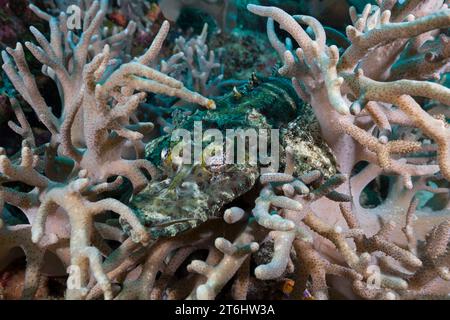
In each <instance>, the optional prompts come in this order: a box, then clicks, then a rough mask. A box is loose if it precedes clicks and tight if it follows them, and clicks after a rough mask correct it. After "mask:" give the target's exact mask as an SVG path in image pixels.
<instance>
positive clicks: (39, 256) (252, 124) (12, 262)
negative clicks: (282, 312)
mask: <svg viewBox="0 0 450 320" xmlns="http://www.w3.org/2000/svg"><path fill="white" fill-rule="evenodd" d="M238 2H239V4H240V5H241V4H242V2H240V1H238ZM301 2H302V3H309V2H313V1H301ZM349 2H355V3H358V4H360V3H361V2H362V1H349ZM376 2H377V5H371V4H367V5H365V6H358V7H357V8H355V7H350V9H349V11H348V12H349V14H348V17H349V19H350V20H351V21H349V23H350V25H348V26H347V27H346V29H345V34H344V33H343V32H342V31H341V30H339V27H340V26H339V25H338V23H336V24H333V25H332V26H330V25H326V21H327V19H329V18H328V17H329V15H330V13H329V12H330V11H333V6H332V5H330V4H329V3H330V1H325V2H324V3H323V4H322V5H321V6H322V7H321V6H318V5H317V3H316V4H315V5H314V6H313V5H309V7H308V10H306V11H307V13H310V14H311V15H313V14H317V15H320V17H319V16H318V17H313V16H309V15H291V14H289V13H287V12H286V11H284V10H282V9H280V8H278V7H275V6H264V5H260V4H261V3H263V4H264V3H266V2H265V1H258V4H249V5H248V6H247V9H248V12H250V13H252V16H253V17H254V19H255V21H263V18H264V21H265V22H266V23H267V30H266V32H267V39H268V40H267V44H269V43H270V45H271V47H272V48H270V46H269V45H267V48H258V50H253V51H252V50H249V49H248V48H242V49H240V50H242V52H238V50H237V53H236V52H235V53H236V56H239V53H244V54H245V55H248V54H249V53H252V52H253V53H254V52H261V54H263V52H264V50H268V51H273V52H275V53H276V54H277V55H278V58H279V61H280V64H278V65H274V66H273V67H275V70H274V72H273V74H271V75H269V74H266V75H259V74H256V73H251V76H250V79H248V80H245V81H244V80H242V79H238V78H236V79H233V78H232V77H231V78H230V79H224V75H226V74H230V70H237V69H239V68H238V67H237V66H227V65H226V62H224V61H235V57H225V59H222V58H223V52H224V51H223V50H221V48H216V49H210V48H212V46H211V45H209V44H208V25H207V24H205V25H204V28H203V30H202V32H201V33H200V34H199V35H194V36H193V35H192V32H191V33H190V34H189V33H188V32H183V31H178V30H176V31H173V29H175V28H172V32H170V23H169V22H168V21H164V22H163V23H162V24H161V27H160V28H159V31H158V32H157V33H156V32H155V35H154V36H153V37H152V41H151V44H150V45H149V46H148V48H146V50H144V51H143V52H141V53H140V54H138V55H137V56H135V57H134V52H135V51H134V49H135V48H134V42H133V36H134V35H135V32H136V29H139V30H140V31H142V30H144V31H145V32H149V34H150V33H151V32H150V31H149V30H150V28H151V26H152V25H153V24H152V23H153V22H154V21H149V20H148V19H150V16H149V15H148V14H147V12H146V11H148V10H150V11H152V10H155V12H158V14H159V10H161V12H162V14H163V15H165V16H166V18H167V19H168V20H171V21H172V22H174V21H176V20H177V19H178V18H179V17H180V12H181V10H182V9H183V8H186V7H190V8H192V7H193V8H197V9H201V10H204V11H206V12H207V13H208V14H210V15H211V16H213V17H214V18H215V19H216V21H217V23H218V25H219V26H220V28H222V29H223V30H227V29H228V28H229V29H232V26H231V25H230V24H229V21H228V18H227V17H228V15H231V14H232V12H231V11H232V10H231V9H233V10H235V9H236V8H239V7H240V6H234V4H235V3H234V2H233V1H226V0H223V1H205V0H201V1H181V0H180V1H175V0H171V1H168V0H161V1H159V7H158V6H157V5H156V4H155V3H152V4H150V3H147V1H138V2H136V3H134V2H133V3H131V2H128V1H119V2H118V3H115V4H113V3H112V2H111V3H110V2H109V1H107V0H100V1H73V2H71V1H54V3H53V2H52V3H51V4H52V5H51V6H49V8H50V9H49V8H47V9H49V10H47V11H46V10H44V9H39V8H38V7H37V6H36V5H34V4H31V5H30V7H29V8H30V10H31V11H32V12H33V13H34V14H35V15H36V16H37V17H39V18H40V19H42V20H43V21H45V22H46V23H47V24H48V32H47V31H45V30H38V28H36V27H31V28H30V32H31V34H32V35H33V37H34V40H33V41H25V42H24V43H20V42H19V43H17V45H16V46H15V48H11V47H6V46H5V50H3V51H2V61H3V65H2V68H3V71H4V80H3V81H2V83H4V84H8V86H9V87H8V90H3V91H4V92H6V93H3V91H2V92H1V93H2V101H3V102H2V105H3V104H5V108H6V103H4V100H6V99H7V100H9V105H10V107H8V108H10V110H9V111H10V116H11V117H13V119H15V120H14V121H9V122H7V121H4V122H5V124H6V122H7V123H8V127H9V129H10V131H8V132H10V135H11V139H13V138H14V137H19V139H20V140H21V148H20V150H16V151H17V152H11V150H10V149H8V150H7V149H4V148H0V299H18V298H21V299H64V298H65V299H74V300H93V299H116V300H126V299H142V300H145V299H147V300H148V299H152V300H156V299H167V300H173V299H202V300H203V299H206V300H208V299H216V298H218V299H224V298H225V299H227V298H228V299H229V298H232V299H236V300H243V299H269V298H279V299H299V300H300V299H305V298H307V299H318V300H321V299H335V298H336V299H342V298H345V299H385V300H395V299H399V300H400V299H448V298H449V292H450V271H449V268H450V251H449V250H448V249H449V241H450V211H449V209H450V206H449V200H450V197H449V183H450V127H449V125H448V117H449V112H448V109H447V108H448V107H449V106H450V90H449V88H448V72H449V67H450V45H449V43H450V42H449V38H448V36H449V31H448V30H449V28H450V9H449V8H448V5H447V3H446V2H445V1H443V0H424V1H418V0H404V1H395V0H378V1H376ZM345 3H346V4H345V6H344V7H342V6H340V7H339V8H337V9H336V14H337V13H339V14H342V15H343V13H342V8H344V9H346V6H347V1H345ZM71 4H77V5H79V6H80V7H81V8H82V10H81V12H82V13H83V16H82V24H81V26H80V28H79V29H77V28H75V29H74V28H73V25H72V24H71V22H70V21H71V19H72V18H73V17H72V16H70V15H69V14H68V12H67V11H66V10H67V9H68V7H69V6H70V5H71ZM295 5H296V2H295V1H293V2H291V1H289V2H286V3H285V6H286V7H289V8H290V7H291V6H293V7H295ZM323 8H325V9H326V10H325V9H323ZM322 9H323V10H322ZM144 11H145V13H144ZM331 15H332V13H331ZM241 16H245V17H247V16H248V13H247V14H246V15H242V14H241ZM111 17H112V18H114V17H115V18H114V19H116V21H118V22H119V24H120V25H121V27H114V28H108V27H107V25H109V26H110V27H111V25H110V22H111V21H107V19H111ZM124 17H125V20H124V21H122V20H120V19H122V18H124ZM114 19H112V20H114ZM117 19H119V20H120V21H119V20H117ZM258 19H259V20H258ZM265 19H267V21H266V20H265ZM319 20H320V22H319ZM341 20H344V18H342V19H341ZM122 22H123V23H122ZM255 25H258V23H255ZM238 30H239V28H238ZM7 31H8V30H7ZM228 31H229V30H228ZM8 32H9V31H8ZM233 32H238V31H236V30H235V31H233ZM255 32H256V31H255ZM0 35H1V34H0ZM263 35H265V34H264V33H261V34H260V36H261V37H262V36H263ZM138 36H139V34H138ZM216 36H217V37H218V35H217V34H215V35H214V37H216ZM282 36H283V37H286V38H285V39H284V40H281V37H282ZM222 39H237V36H236V34H234V35H229V34H228V35H226V36H225V37H224V38H222ZM214 40H216V43H217V42H219V43H220V41H219V40H217V39H214ZM165 41H166V42H167V41H168V42H171V44H170V45H171V47H170V48H171V49H170V50H172V51H171V53H170V54H168V55H166V56H165V57H164V56H163V53H165V50H164V48H163V45H164V42H165ZM242 41H245V39H244V40H242ZM260 41H261V40H260V39H258V41H254V42H251V43H259V42H260ZM239 46H243V45H239ZM239 46H238V47H239ZM271 54H272V53H271V52H267V56H269V57H270V56H271ZM236 59H237V58H236ZM237 60H238V59H237ZM249 60H250V61H252V59H251V58H248V57H246V61H245V64H248V63H249ZM256 60H257V59H256V57H255V59H254V61H256ZM32 61H33V62H32ZM36 61H37V62H38V63H39V68H40V73H41V76H42V77H44V78H46V79H50V80H51V81H52V82H53V84H52V86H51V87H47V85H45V86H44V87H43V86H42V82H41V79H43V78H40V77H38V76H37V72H36V71H35V70H34V68H32V66H33V65H32V64H35V63H36ZM259 61H264V60H263V59H259ZM265 67H267V66H265ZM271 67H272V66H271ZM261 69H262V68H261ZM241 71H242V70H239V73H242V74H245V73H247V71H248V70H246V71H245V72H244V71H242V72H241ZM232 73H233V72H231V74H232ZM46 83H47V82H46ZM49 91H54V92H53V96H56V99H53V100H52V99H51V98H49V97H52V94H49ZM223 92H226V93H225V94H224V93H223ZM53 104H55V105H53ZM58 106H59V107H58ZM199 122H201V123H202V124H203V129H205V130H206V129H208V130H213V132H214V133H215V134H216V135H218V136H220V135H222V134H223V135H224V134H225V133H226V132H227V131H228V129H237V130H240V132H244V131H245V132H250V131H251V130H253V131H255V132H256V130H263V131H264V132H270V133H273V132H278V129H279V131H280V136H279V140H280V146H281V147H280V150H273V148H275V144H274V143H273V141H272V142H270V143H269V146H270V147H272V155H271V156H274V154H275V153H276V152H277V151H279V156H280V162H281V166H280V170H268V169H267V166H265V165H267V163H262V162H261V161H255V162H254V163H251V161H250V159H251V152H250V151H251V150H257V149H258V148H260V147H261V145H257V143H256V141H255V140H253V141H252V140H251V139H250V138H249V143H248V145H249V150H247V151H246V152H245V153H244V154H241V155H240V156H241V158H242V159H243V160H246V161H243V162H242V163H232V164H230V163H224V162H223V160H224V155H223V154H217V153H216V152H215V151H214V150H215V149H214V150H207V151H208V152H206V151H205V152H203V151H204V150H203V149H202V148H203V147H205V146H209V144H207V142H208V141H209V140H208V139H203V138H202V139H201V140H200V141H199V142H198V141H197V145H196V146H194V148H196V147H200V150H201V151H202V152H201V153H200V160H199V161H198V162H195V161H194V163H192V164H191V163H183V162H180V157H179V151H180V150H179V149H178V148H179V146H180V144H178V143H175V142H174V140H173V139H172V138H173V135H174V134H175V133H176V132H192V131H194V132H195V130H196V126H197V124H198V123H199ZM1 123H2V122H1V121H0V124H1ZM36 123H37V124H36ZM180 130H184V131H180ZM43 131H45V132H46V133H47V134H46V135H44V134H42V132H43ZM13 133H14V136H13ZM194 135H195V134H194ZM209 138H212V137H209ZM214 139H215V141H214V142H215V143H216V144H215V147H216V148H222V147H224V145H226V144H227V143H228V142H229V141H223V142H220V141H219V139H216V138H214ZM233 139H234V138H233ZM266 139H267V137H266ZM43 140H45V141H44V142H43ZM188 140H189V141H190V142H191V140H190V136H189V139H188ZM194 140H195V137H194ZM243 141H244V142H243V144H244V145H246V140H245V135H244V140H243ZM258 141H259V140H258ZM218 142H219V143H218ZM265 142H266V144H267V141H265ZM233 148H234V147H233ZM222 150H223V148H222ZM233 150H234V149H233ZM210 151H214V152H210ZM265 151H266V153H267V150H265ZM194 153H195V151H194ZM266 157H268V155H267V154H266ZM237 158H238V159H239V155H237ZM266 169H267V170H266ZM17 249H19V250H17ZM55 287H60V288H62V289H61V290H60V291H61V292H58V290H56V291H55V289H54V288H55Z"/></svg>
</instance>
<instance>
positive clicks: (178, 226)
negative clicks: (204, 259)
mask: <svg viewBox="0 0 450 320" xmlns="http://www.w3.org/2000/svg"><path fill="white" fill-rule="evenodd" d="M214 100H215V102H216V105H217V108H216V109H215V110H205V109H196V110H195V111H194V112H193V113H191V114H190V115H188V116H184V115H183V113H182V112H178V113H176V115H175V116H174V118H173V123H174V124H175V129H181V128H182V129H187V130H193V128H194V122H195V121H201V122H202V129H203V130H206V129H210V128H215V129H219V130H221V131H222V132H223V133H224V135H225V130H226V129H244V130H246V129H250V128H254V129H282V130H281V133H282V134H285V135H286V137H288V138H289V139H291V140H292V141H294V140H295V139H296V136H299V137H301V138H302V139H306V140H307V145H308V146H310V144H312V145H316V144H317V148H316V149H314V152H315V153H317V154H319V155H317V154H316V155H308V156H309V157H310V158H314V159H315V161H313V162H311V164H313V165H317V161H320V160H317V159H324V162H326V164H325V165H324V166H323V167H329V166H332V163H333V161H330V160H329V158H330V157H331V158H333V156H332V155H331V154H330V153H329V152H328V151H329V150H328V149H327V146H326V145H325V144H322V143H321V142H320V141H318V142H316V140H317V139H316V138H317V137H319V135H313V134H311V132H306V133H305V132H302V133H298V134H297V133H296V135H295V136H294V137H293V136H292V135H288V133H289V132H290V131H294V132H296V131H295V130H292V128H291V129H288V128H289V125H290V124H294V126H296V125H297V124H296V121H299V119H301V118H304V119H303V123H302V126H304V128H305V129H304V130H307V131H308V130H310V129H311V127H310V126H308V125H307V124H309V123H310V122H316V121H315V118H314V115H313V114H312V111H311V110H310V109H311V108H310V106H309V105H307V104H305V103H303V102H302V101H301V100H300V99H299V98H298V96H297V94H296V92H295V90H294V89H293V88H292V86H291V83H290V81H289V80H288V79H285V78H282V77H270V78H258V77H257V76H256V75H252V77H251V79H250V80H249V82H248V83H247V84H246V85H244V86H241V87H239V88H234V89H233V91H232V92H230V93H228V94H226V95H224V96H222V97H219V98H215V99H214ZM306 115H307V117H305V116H306ZM296 130H302V129H299V128H296ZM281 141H282V144H285V141H284V138H283V137H281ZM174 145H176V143H174V142H171V136H170V134H169V135H165V136H162V137H160V138H157V139H155V140H153V141H152V142H150V143H148V144H147V146H146V158H147V159H148V160H150V161H152V162H153V163H154V164H156V165H157V166H158V167H159V168H160V169H161V170H162V171H163V172H164V174H165V175H166V176H167V178H166V179H165V180H163V181H158V182H153V183H151V184H149V185H148V186H147V188H146V189H144V190H143V191H142V192H141V193H140V194H138V195H136V196H134V197H133V198H132V201H131V203H130V205H131V207H132V208H133V209H134V211H135V212H136V215H137V216H138V217H139V219H140V220H141V221H142V223H144V224H145V225H146V226H147V227H149V228H150V229H151V233H152V236H153V237H154V238H159V237H172V236H175V235H177V234H178V233H180V232H183V231H186V230H189V229H191V228H194V227H196V226H198V225H199V224H200V223H202V222H204V221H206V220H207V219H209V218H210V217H215V216H218V215H219V214H220V213H221V209H222V207H223V206H224V205H226V204H227V203H230V202H231V201H233V200H234V199H236V198H237V197H239V196H241V195H243V194H245V193H246V192H248V191H249V190H250V189H252V188H253V187H254V185H255V183H256V181H257V179H258V177H259V168H258V166H251V165H249V164H241V165H220V166H215V165H210V164H205V163H203V164H200V165H195V166H189V165H183V166H182V167H181V168H177V170H176V171H172V169H173V166H172V163H171V157H170V155H171V149H172V148H173V147H174ZM303 149H304V148H303ZM269 150H270V149H269ZM323 150H325V151H323ZM309 167H310V165H306V166H303V167H302V168H303V169H310V168H309ZM331 171H333V170H331Z"/></svg>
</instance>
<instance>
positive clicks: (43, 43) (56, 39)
mask: <svg viewBox="0 0 450 320" xmlns="http://www.w3.org/2000/svg"><path fill="white" fill-rule="evenodd" d="M106 6H107V1H102V2H101V3H99V2H98V1H95V2H93V3H92V5H91V6H90V7H89V8H88V10H87V11H86V14H85V16H84V20H83V32H82V33H81V34H80V35H76V33H75V32H73V31H72V30H69V29H68V28H67V16H66V15H65V13H61V14H60V15H59V16H58V17H53V16H50V15H48V14H47V13H45V12H43V11H41V10H39V9H38V8H37V7H35V6H33V5H31V7H30V8H31V9H32V10H33V11H34V12H35V13H36V14H37V15H38V16H39V17H41V18H43V19H45V20H47V21H48V22H49V24H50V40H47V39H46V38H45V36H44V35H43V34H42V33H40V32H39V31H38V30H37V29H36V28H33V27H32V28H31V29H30V31H31V32H32V33H33V35H34V36H35V38H36V41H37V43H38V45H36V44H33V43H31V42H27V43H26V44H25V45H26V47H27V48H28V49H29V50H30V52H31V53H32V54H33V55H34V56H35V58H36V59H37V60H38V61H40V62H41V63H42V64H43V68H42V71H43V73H44V74H45V75H47V76H49V77H50V78H52V79H53V80H54V81H55V83H56V85H57V87H58V91H59V94H60V97H61V104H62V112H61V116H60V117H57V116H56V115H55V113H54V111H53V110H52V109H51V108H50V107H49V106H48V105H47V102H46V101H45V99H44V97H43V96H42V95H41V93H40V92H39V89H38V85H37V82H36V80H35V77H34V76H33V74H32V73H31V71H30V69H29V67H28V64H27V62H26V60H25V52H24V48H23V46H22V45H21V44H20V43H19V44H17V46H16V48H15V49H11V48H7V50H6V51H4V52H2V58H3V62H4V64H3V69H4V71H5V72H6V74H7V75H8V77H9V79H10V80H11V82H12V83H13V85H14V87H15V88H16V90H17V91H18V92H19V93H20V94H21V95H22V97H23V98H24V100H25V101H26V102H27V103H28V104H29V105H30V106H31V108H32V109H33V111H34V112H35V113H36V115H37V117H38V118H39V120H40V121H41V122H42V124H43V125H44V126H45V127H46V129H47V130H48V131H49V132H50V133H51V139H50V142H49V143H48V144H46V145H43V146H36V141H35V139H34V136H33V132H32V129H31V127H30V125H29V123H28V122H27V120H26V119H25V116H24V113H23V112H22V110H21V108H20V106H19V103H18V102H17V100H15V99H12V100H11V102H12V105H13V108H14V112H15V114H16V116H17V120H18V122H19V124H18V125H17V124H15V123H13V122H11V123H10V127H11V128H12V129H13V130H14V131H15V132H16V133H18V134H20V135H21V136H22V137H23V141H24V143H23V147H22V152H21V155H19V156H17V157H16V156H14V157H9V158H8V157H7V156H6V155H5V154H4V150H2V155H1V156H0V158H1V159H0V172H1V179H2V183H7V184H9V185H10V186H8V187H7V186H3V185H2V187H1V201H2V203H6V204H8V205H10V206H13V207H16V208H20V209H21V210H22V211H23V212H24V213H25V215H26V217H27V218H28V220H29V222H30V223H31V224H32V228H31V229H32V235H31V238H29V240H32V242H33V243H38V242H40V240H41V239H42V238H43V237H44V235H45V236H46V235H47V234H52V235H55V236H56V237H57V239H58V241H57V242H58V245H56V246H54V248H52V250H53V251H54V252H55V253H56V254H57V255H58V256H59V257H60V259H61V260H62V261H63V263H64V264H65V265H66V266H70V267H71V268H78V271H77V273H76V275H75V276H74V277H76V279H73V277H69V280H68V284H70V283H71V281H75V282H74V283H76V284H77V287H74V288H72V287H70V286H68V290H67V298H69V299H80V298H84V296H85V295H86V294H87V291H86V289H85V287H86V286H87V285H88V283H89V279H90V277H91V275H93V276H94V278H95V280H97V281H98V283H100V284H101V286H102V290H103V292H104V294H105V298H112V291H111V284H110V282H109V279H108V278H107V276H106V275H105V273H104V272H103V270H102V267H101V264H102V257H101V253H100V251H99V250H102V248H103V249H104V248H105V246H104V244H102V241H103V239H102V237H101V236H100V237H99V234H103V235H104V236H106V237H107V239H108V238H109V237H111V236H112V237H113V238H114V235H113V234H114V233H115V231H113V229H114V228H113V227H112V226H107V225H104V224H94V216H96V215H98V214H101V213H104V212H108V211H109V212H114V213H116V214H118V215H119V216H120V217H121V219H123V220H125V221H127V222H128V224H129V225H130V226H131V230H132V232H131V233H132V239H133V241H136V242H143V243H147V242H148V241H149V235H148V233H147V231H146V230H145V228H144V227H143V226H142V225H141V224H140V222H139V221H138V220H137V218H136V216H135V215H134V213H133V212H132V211H131V209H129V208H128V207H127V206H126V205H124V204H123V203H121V202H120V201H118V200H115V199H112V198H107V197H105V196H104V194H106V193H108V192H111V191H113V190H115V189H117V188H118V187H121V185H123V179H122V177H125V178H128V179H129V181H130V182H131V184H132V190H133V192H135V193H137V192H139V191H140V190H141V189H142V188H144V187H145V186H146V184H147V183H148V176H146V175H145V174H144V172H143V170H145V171H147V172H148V173H150V175H151V177H152V178H155V176H156V175H157V171H156V169H155V168H154V167H153V165H152V164H151V163H150V162H149V161H147V160H145V159H139V153H138V152H136V155H135V156H134V158H124V154H125V150H126V148H127V142H131V143H132V144H134V146H135V148H136V150H139V146H140V145H141V144H142V141H141V140H142V138H143V137H144V134H145V133H147V132H149V131H150V130H151V129H152V128H153V124H152V123H142V122H138V121H137V122H136V121H134V120H132V119H135V117H134V112H135V110H136V108H137V107H138V106H139V103H140V102H142V101H143V100H144V99H145V97H146V92H152V93H157V94H166V95H169V96H176V97H179V98H181V99H185V100H187V101H189V102H192V103H198V104H200V105H203V106H205V107H207V108H214V102H213V101H211V100H209V99H207V98H205V97H203V96H201V95H200V94H198V93H195V92H192V91H189V90H187V89H186V88H184V86H183V84H182V83H181V82H179V81H177V80H175V79H173V78H171V77H169V76H167V75H165V74H163V73H161V72H159V71H158V70H156V69H154V68H151V67H148V65H150V64H151V63H152V62H153V61H154V60H155V59H156V57H157V55H158V53H159V51H160V49H161V46H162V42H163V41H164V39H165V37H166V36H167V33H168V31H169V24H168V22H165V23H164V24H163V26H162V28H161V30H160V32H159V33H158V35H157V36H156V37H155V39H154V42H153V43H152V45H151V46H150V47H149V49H148V50H147V51H146V52H144V54H143V55H142V56H141V57H139V58H137V59H135V60H134V61H131V62H129V63H122V64H121V63H120V60H118V59H116V58H114V57H116V55H117V54H118V53H117V52H114V51H112V50H111V49H112V48H114V50H116V49H118V48H119V47H117V46H116V44H120V43H121V42H123V40H124V38H125V37H126V36H128V34H129V33H130V32H129V31H130V30H129V29H126V30H124V31H123V32H122V33H121V34H119V35H115V36H113V37H112V38H110V39H102V38H101V37H102V33H101V32H100V29H101V26H102V23H103V19H104V17H105V13H106V12H105V11H104V9H105V8H106ZM98 48H101V51H100V52H96V50H97V49H98ZM117 176H118V178H115V180H114V181H113V182H111V181H110V179H112V178H114V177H117ZM108 179H109V180H108ZM18 183H19V184H18ZM20 184H23V185H26V186H29V187H31V188H32V189H31V191H30V190H29V189H28V190H29V191H26V190H27V188H24V187H22V186H21V185H20ZM2 207H3V206H2ZM14 228H15V227H14ZM17 228H18V229H17V230H19V231H20V230H24V232H25V231H26V232H28V233H29V232H30V228H29V226H26V225H24V226H18V227H17ZM4 230H8V232H9V230H10V232H13V230H15V229H10V228H9V227H7V228H6V229H5V228H4ZM108 230H109V231H110V232H109V234H110V235H108ZM19 231H18V232H19ZM5 232H7V231H5ZM22 233H23V232H22ZM10 237H11V239H14V238H15V236H13V235H11V236H10ZM21 237H22V238H23V237H24V236H23V235H22V236H21ZM115 238H117V237H115ZM119 238H120V237H119ZM68 239H70V242H69V243H67V241H66V240H68ZM27 241H28V240H27ZM27 241H25V242H24V243H22V244H19V243H17V241H16V242H12V243H11V244H12V245H17V246H22V247H23V248H24V250H25V254H26V255H27V256H28V255H32V254H33V252H35V251H36V249H30V248H34V247H33V246H32V245H31V244H30V245H28V244H27V243H28V242H27ZM5 243H8V242H5ZM5 245H6V244H5ZM67 246H68V247H69V248H70V251H69V252H68V254H69V257H70V258H69V259H68V258H67V257H68V256H67V254H66V253H67V250H65V249H64V247H65V248H67ZM98 246H100V247H102V248H99V249H97V248H96V247H98ZM8 248H10V247H8V246H6V247H5V250H6V251H8ZM64 251H65V252H64ZM108 251H110V249H108V250H106V254H107V253H109V252H108ZM42 252H44V251H42ZM6 253H7V252H6ZM102 254H105V250H103V251H102ZM39 259H42V256H39V257H35V258H33V257H31V256H30V258H29V263H28V264H27V268H28V267H29V268H32V269H33V270H34V271H33V274H34V273H37V272H38V268H37V267H36V265H40V262H39V261H38V260H39ZM35 260H36V262H34V261H35ZM89 267H90V268H89ZM27 270H28V269H27ZM30 270H31V269H30ZM30 272H32V271H30ZM30 272H28V271H27V276H26V277H27V279H28V278H29V277H31V273H30ZM28 274H30V276H28ZM34 277H35V278H36V277H37V275H34ZM31 281H32V280H25V290H24V296H25V297H28V298H30V297H32V295H33V294H34V291H35V289H36V288H35V287H36V286H35V281H34V284H28V283H29V282H31ZM33 290H34V291H33Z"/></svg>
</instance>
